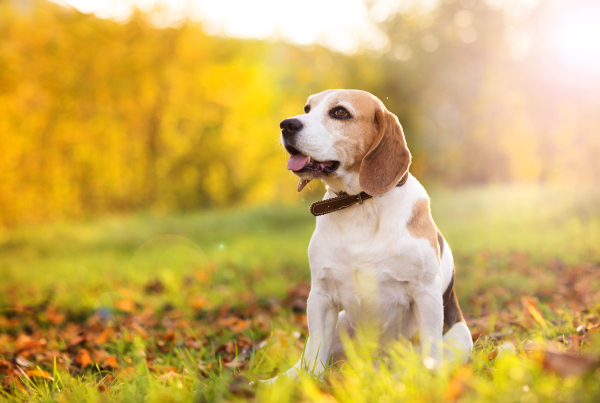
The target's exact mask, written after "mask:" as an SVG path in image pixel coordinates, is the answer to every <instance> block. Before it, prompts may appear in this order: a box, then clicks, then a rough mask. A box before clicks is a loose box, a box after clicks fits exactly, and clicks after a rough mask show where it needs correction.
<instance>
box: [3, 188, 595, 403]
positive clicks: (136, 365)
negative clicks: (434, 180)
mask: <svg viewBox="0 0 600 403" xmlns="http://www.w3.org/2000/svg"><path fill="white" fill-rule="evenodd" d="M430 196H431V198H432V211H433V216H434V219H435V221H436V223H437V225H438V226H439V227H440V229H441V231H442V232H443V234H444V236H445V238H446V239H447V241H448V243H449V244H450V246H451V248H452V250H453V253H454V257H455V261H456V270H457V283H456V289H457V294H458V297H459V301H460V303H461V307H462V309H463V312H464V313H465V317H466V318H467V320H468V323H469V326H470V328H471V330H472V331H473V332H477V333H478V334H482V336H481V337H480V338H479V340H478V341H477V343H476V350H475V352H474V353H473V356H472V359H471V362H470V364H469V365H468V366H464V367H461V368H458V369H456V368H454V369H450V368H449V369H448V372H447V374H446V376H445V377H442V376H438V375H435V374H432V373H430V371H428V370H426V369H425V367H424V366H423V364H422V363H421V362H420V359H419V357H416V356H415V355H414V354H411V353H410V351H409V350H407V347H406V345H405V344H399V345H398V346H397V348H396V349H395V350H394V351H392V352H390V354H389V355H387V356H385V357H383V358H382V357H379V358H378V359H376V360H375V361H379V364H378V365H373V362H374V359H373V357H372V355H374V352H372V351H364V350H360V349H359V350H358V351H356V354H351V356H350V357H349V360H348V362H346V363H338V365H336V366H333V367H331V368H329V369H328V371H327V377H326V379H327V381H326V382H325V383H322V382H317V381H314V380H313V379H312V378H311V377H308V378H307V379H306V380H304V381H303V382H302V383H301V384H294V385H286V384H285V382H282V383H281V384H277V385H276V386H275V387H273V388H264V387H261V388H258V390H257V391H253V390H250V391H246V390H245V389H244V387H243V385H244V381H243V380H238V381H234V380H233V379H234V377H237V376H245V377H246V378H248V379H250V380H256V379H264V378H266V377H268V376H269V375H270V374H271V373H275V372H277V370H285V369H287V367H288V366H289V365H291V364H292V363H293V362H294V361H295V360H297V358H298V357H299V355H300V354H301V352H302V345H303V341H304V339H305V337H306V335H307V328H306V322H305V316H304V315H302V314H298V313H293V312H292V310H291V306H292V305H293V303H292V302H290V300H291V297H290V295H292V296H293V295H295V294H294V293H295V292H296V293H297V292H300V291H298V290H300V289H301V288H297V289H296V291H294V289H295V287H296V285H297V284H301V283H302V281H308V280H309V279H310V273H309V269H308V259H307V256H306V249H307V246H308V241H309V239H310V235H311V233H312V231H313V229H314V217H312V216H311V215H310V213H309V212H308V202H303V203H300V204H298V205H271V206H262V207H252V208H250V207H248V208H238V209H231V210H221V211H201V212H195V213H189V214H180V215H171V216H163V217H156V216H153V215H151V214H149V213H146V214H142V213H140V214H136V215H127V216H108V217H103V218H97V219H93V220H89V221H86V222H75V223H53V224H48V225H44V226H38V227H20V228H16V229H12V230H10V231H9V230H4V232H0V275H1V282H0V308H2V309H3V311H4V312H1V311H0V360H4V361H7V362H13V363H14V362H15V359H16V356H17V355H18V354H15V351H18V347H17V344H18V340H17V338H18V337H19V336H20V335H27V336H29V337H30V338H31V339H33V340H38V339H41V338H44V340H47V343H46V344H45V345H44V347H43V351H41V352H36V351H35V350H33V351H30V352H28V353H27V354H29V355H27V357H25V358H26V359H28V360H29V361H30V362H31V363H32V364H33V365H37V366H39V368H40V369H43V370H45V371H47V372H48V373H50V374H51V375H52V378H53V380H44V379H43V378H40V377H35V376H34V375H31V376H25V375H22V376H20V377H17V378H18V379H20V382H21V383H22V384H23V387H22V388H21V387H18V386H15V385H14V384H13V385H12V386H11V385H9V384H7V383H6V377H4V378H2V377H3V376H4V375H2V374H3V372H2V361H0V379H3V382H4V387H5V389H4V392H1V390H2V389H0V393H2V394H0V396H4V398H5V399H7V400H26V401H84V400H85V401H98V400H100V401H102V400H119V401H127V402H128V401H222V400H230V399H244V398H245V397H244V396H245V393H248V394H252V393H257V396H256V397H254V399H256V401H274V402H285V401H330V402H332V401H336V400H338V401H347V402H359V401H365V402H371V401H375V402H377V401H381V402H385V401H398V400H399V399H402V400H407V401H415V400H419V401H440V400H447V401H453V400H455V399H458V400H460V401H503V402H504V401H532V402H535V401H597V399H598V397H599V396H600V387H599V386H598V385H600V383H599V382H598V381H599V380H600V373H599V371H592V372H591V373H589V374H587V375H584V376H574V377H566V378H564V377H561V376H559V375H557V374H555V372H556V371H548V370H545V369H544V365H545V366H546V367H548V365H549V364H548V363H547V362H546V361H544V360H547V357H546V358H544V357H545V356H544V355H543V353H539V352H538V353H536V352H530V350H531V347H530V344H528V343H530V342H531V341H535V342H536V343H537V345H547V344H548V343H550V342H551V341H552V340H554V339H556V338H557V337H560V336H564V337H565V338H566V339H569V340H576V339H573V335H576V334H577V330H576V328H577V327H578V326H579V325H582V326H587V327H590V328H591V327H593V325H595V324H599V323H600V314H599V310H598V308H600V298H598V297H599V296H600V294H599V290H600V270H599V269H598V263H599V262H600V207H599V206H600V192H598V191H593V190H581V189H579V190H570V189H565V188H552V189H549V188H542V187H534V186H498V187H493V188H472V189H463V190H460V191H449V190H444V189H439V190H433V191H430ZM522 297H534V298H536V300H533V301H534V302H533V304H534V308H533V309H534V312H538V313H539V315H540V317H537V318H536V317H535V315H532V314H531V312H530V311H528V310H527V309H528V308H527V306H526V304H525V303H524V302H523V300H522ZM52 312H59V313H62V314H64V316H65V318H64V319H62V320H59V319H56V317H55V316H53V313H52ZM107 315H108V316H107ZM111 315H112V316H111ZM103 325H111V326H112V325H119V326H117V327H114V328H112V327H111V328H109V329H112V330H111V332H109V333H110V335H109V336H107V337H106V338H105V339H102V340H101V341H99V340H100V339H98V338H97V337H98V334H100V333H102V331H103V330H105V329H107V327H106V326H103ZM78 332H79V333H78ZM580 333H581V330H580ZM78 334H80V335H81V334H83V335H86V334H90V335H93V336H89V337H88V338H87V339H86V340H85V341H83V342H81V343H80V344H77V345H70V342H71V341H72V340H73V338H74V337H77V335H78ZM594 334H595V333H594ZM594 334H588V335H586V336H585V339H584V340H583V341H584V343H581V345H579V340H576V343H575V344H577V345H578V348H580V349H581V350H582V351H583V350H589V351H590V352H593V353H595V352H597V351H598V347H600V345H599V343H598V341H597V340H596V339H595V338H594V337H593V336H594ZM581 337H582V338H583V337H584V336H583V335H581ZM566 339H565V340H566ZM194 341H196V343H195V344H194ZM263 341H266V342H265V343H262V344H261V342H263ZM501 343H511V345H512V346H513V347H514V352H513V349H512V348H508V347H506V346H505V347H506V348H500V349H499V350H498V346H499V345H501ZM554 344H556V343H554ZM259 345H260V348H259ZM528 346H529V347H528ZM544 348H546V347H544ZM544 348H542V350H543V349H544ZM547 348H550V347H547ZM552 348H557V347H556V346H553V347H552ZM565 348H570V349H571V350H572V351H574V348H575V347H574V346H573V345H569V344H568V343H567V344H565ZM81 349H86V350H89V351H90V354H92V355H93V353H96V354H106V355H107V356H111V357H116V358H117V363H118V364H115V365H117V366H118V367H114V366H110V365H108V364H106V362H105V361H103V360H104V358H98V357H99V356H98V357H95V358H94V357H93V361H94V363H93V365H89V366H86V367H85V368H83V370H82V369H81V368H80V367H81V365H80V364H79V363H77V362H70V361H69V360H70V359H71V360H72V359H73V357H78V355H80V354H81ZM538 349H539V348H538ZM494 350H495V351H499V352H500V353H499V354H497V356H495V355H494V353H493V352H494ZM505 350H506V351H508V352H506V353H504V351H505ZM534 350H535V349H534ZM48 351H54V352H56V355H57V358H56V363H55V362H54V361H53V359H51V358H48V357H49V356H48V354H49V353H48ZM23 354H25V353H21V355H23ZM44 354H45V355H44ZM53 354H54V353H53ZM236 360H237V361H236ZM7 365H8V364H7ZM13 366H14V368H15V370H16V371H19V369H18V368H17V367H18V365H16V364H13ZM33 368H34V366H31V367H23V368H21V369H29V370H30V371H32V370H33ZM169 373H171V374H170V375H169ZM32 374H34V373H33V372H32ZM98 385H105V386H106V390H108V392H106V390H105V389H104V386H100V388H99V387H98ZM232 385H233V386H232ZM232 391H233V394H232ZM236 391H237V392H236ZM109 394H110V395H109ZM109 396H110V397H109Z"/></svg>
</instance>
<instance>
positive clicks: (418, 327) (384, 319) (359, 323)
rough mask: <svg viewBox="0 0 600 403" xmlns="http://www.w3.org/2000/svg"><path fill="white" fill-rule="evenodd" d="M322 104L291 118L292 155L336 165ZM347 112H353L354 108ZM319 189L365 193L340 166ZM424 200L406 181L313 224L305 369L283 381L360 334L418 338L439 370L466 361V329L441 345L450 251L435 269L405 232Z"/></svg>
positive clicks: (319, 366) (427, 250) (428, 248)
mask: <svg viewBox="0 0 600 403" xmlns="http://www.w3.org/2000/svg"><path fill="white" fill-rule="evenodd" d="M328 96H331V94H330V95H328ZM326 101H327V100H326V99H325V100H322V101H321V102H319V105H318V106H317V107H316V108H314V110H312V111H311V112H310V113H309V114H306V115H299V116H296V118H298V119H300V120H301V121H302V122H303V124H304V128H303V129H302V131H301V132H300V134H299V136H298V139H297V143H296V145H297V148H298V149H299V150H300V151H301V152H302V153H303V154H305V155H309V156H311V157H313V158H314V159H316V160H318V161H328V160H339V155H338V152H337V150H336V147H335V144H336V142H337V141H339V136H340V134H339V133H338V134H336V133H329V132H328V131H327V130H326V128H325V127H324V125H323V124H322V121H323V116H324V115H325V114H326V113H327V111H326V110H325V106H326V105H327V102H326ZM344 106H345V107H346V108H347V109H348V110H350V111H351V107H352V106H351V105H344ZM351 112H352V111H351ZM342 162H343V161H342ZM299 176H301V175H299ZM301 177H302V176H301ZM306 179H309V177H306ZM323 181H324V182H325V184H326V185H327V193H326V194H325V197H324V199H329V198H333V197H336V194H335V193H334V192H340V191H345V192H347V193H349V194H357V193H359V192H360V191H362V189H361V188H360V185H359V181H358V173H355V172H348V171H345V170H344V164H343V163H342V164H341V166H340V169H339V170H338V172H337V176H336V177H335V178H325V179H323ZM427 198H428V196H427V193H426V191H425V189H424V188H423V186H421V184H420V183H419V182H418V181H417V180H416V179H415V178H414V177H413V176H412V175H409V178H408V180H407V182H406V183H405V184H404V185H403V186H401V187H395V188H394V189H392V190H391V191H390V192H388V193H386V194H384V195H382V196H375V197H373V198H372V199H369V200H366V201H364V202H363V203H362V204H355V205H353V206H351V207H349V208H346V209H343V210H340V211H336V212H333V213H329V214H326V215H323V216H320V217H317V225H316V229H315V232H314V234H313V236H312V238H311V240H310V244H309V247H308V256H309V261H310V270H311V276H312V282H311V292H310V296H309V298H308V309H307V317H308V328H309V337H308V340H307V345H306V349H305V355H304V365H303V363H302V362H301V361H298V363H297V364H296V365H295V366H294V367H293V368H291V369H290V370H288V371H287V372H286V373H285V375H287V376H288V377H290V378H297V376H298V373H299V371H300V367H301V366H302V365H303V366H304V368H306V367H308V368H310V369H313V368H315V372H316V373H319V372H321V371H322V370H323V369H324V365H325V364H326V363H327V361H328V358H329V357H330V355H331V354H336V353H338V352H340V351H341V349H342V348H343V346H342V343H341V340H340V337H339V334H340V332H342V331H345V332H349V334H351V335H352V334H356V332H357V331H358V330H359V329H369V330H371V332H372V333H373V332H374V333H375V334H376V337H377V338H378V342H379V343H381V345H382V346H385V345H386V343H389V342H392V341H394V340H398V339H399V338H400V337H401V336H403V337H404V338H406V339H411V338H412V337H413V336H414V334H415V332H417V331H418V332H419V336H420V340H421V351H422V354H423V357H424V358H425V357H432V358H434V359H435V362H436V363H437V366H438V367H441V365H442V363H443V360H444V355H445V356H446V357H445V358H446V361H451V360H456V361H459V362H464V361H466V360H467V359H468V357H469V354H470V351H471V349H472V346H473V343H472V340H471V334H470V332H469V330H468V328H467V326H466V324H465V323H463V322H459V323H457V324H455V325H454V326H453V327H452V329H450V330H449V331H448V332H447V333H446V335H445V336H444V337H443V338H442V329H443V303H442V296H443V293H444V291H445V290H446V288H447V287H448V285H449V283H450V281H451V279H452V273H453V259H452V252H451V251H450V247H449V246H448V244H447V243H445V241H444V245H443V253H442V257H441V261H438V255H437V251H436V250H435V249H434V248H433V247H432V245H431V244H430V242H429V240H427V239H423V238H414V237H413V236H411V234H410V232H409V229H408V227H407V223H408V221H409V220H410V218H411V215H412V212H413V206H414V204H415V203H416V202H417V201H419V200H422V199H427ZM340 310H343V311H342V312H340ZM361 334H362V333H361ZM442 341H444V348H442ZM275 379H276V378H273V379H272V380H270V381H269V382H272V381H274V380H275Z"/></svg>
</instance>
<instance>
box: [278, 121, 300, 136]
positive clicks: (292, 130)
mask: <svg viewBox="0 0 600 403" xmlns="http://www.w3.org/2000/svg"><path fill="white" fill-rule="evenodd" d="M279 127H280V128H281V129H283V135H284V136H286V135H293V134H296V133H298V132H299V131H300V129H302V127H303V124H302V122H301V121H300V120H298V119H295V118H289V119H284V120H282V121H281V123H280V124H279Z"/></svg>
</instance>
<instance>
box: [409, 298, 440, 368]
mask: <svg viewBox="0 0 600 403" xmlns="http://www.w3.org/2000/svg"><path fill="white" fill-rule="evenodd" d="M432 288H435V287H432ZM414 301H415V305H416V308H417V315H418V318H419V339H420V340H421V354H422V355H423V358H427V357H431V358H433V359H434V360H435V361H434V362H432V364H433V366H435V367H436V368H441V367H442V365H443V359H444V352H443V349H442V333H443V326H444V304H443V300H442V294H441V293H440V292H437V291H436V290H428V291H425V290H423V291H422V292H421V293H419V295H418V296H415V297H414Z"/></svg>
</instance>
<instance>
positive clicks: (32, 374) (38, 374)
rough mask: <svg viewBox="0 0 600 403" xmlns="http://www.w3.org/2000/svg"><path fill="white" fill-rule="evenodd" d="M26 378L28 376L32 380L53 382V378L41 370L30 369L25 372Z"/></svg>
mask: <svg viewBox="0 0 600 403" xmlns="http://www.w3.org/2000/svg"><path fill="white" fill-rule="evenodd" d="M27 376H30V377H32V378H43V379H46V380H48V381H53V380H54V378H52V376H51V375H50V374H49V373H48V372H46V371H42V370H41V369H30V370H27Z"/></svg>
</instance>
